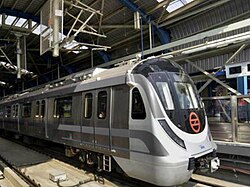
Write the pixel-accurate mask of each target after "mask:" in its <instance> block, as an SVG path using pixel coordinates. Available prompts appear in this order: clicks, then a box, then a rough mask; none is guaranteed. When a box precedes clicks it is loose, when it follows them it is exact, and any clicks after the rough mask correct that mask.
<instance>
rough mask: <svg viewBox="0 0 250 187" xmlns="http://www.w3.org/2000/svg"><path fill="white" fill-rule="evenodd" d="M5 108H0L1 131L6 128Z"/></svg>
mask: <svg viewBox="0 0 250 187" xmlns="http://www.w3.org/2000/svg"><path fill="white" fill-rule="evenodd" d="M3 124H4V107H2V106H0V129H3V128H4V126H3Z"/></svg>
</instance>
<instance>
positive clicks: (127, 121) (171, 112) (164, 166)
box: [0, 58, 218, 186]
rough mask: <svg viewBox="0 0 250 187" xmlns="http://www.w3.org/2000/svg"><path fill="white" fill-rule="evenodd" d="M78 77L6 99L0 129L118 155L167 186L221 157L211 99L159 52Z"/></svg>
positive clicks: (131, 170)
mask: <svg viewBox="0 0 250 187" xmlns="http://www.w3.org/2000/svg"><path fill="white" fill-rule="evenodd" d="M90 75H91V76H90ZM72 79H78V80H80V81H76V82H70V80H66V81H64V82H58V83H55V84H53V85H48V86H45V87H43V88H40V89H37V90H33V91H30V92H25V93H21V94H18V95H14V96H9V97H7V98H4V99H3V100H2V101H1V102H0V118H1V119H0V120H1V121H0V128H1V129H4V130H7V131H13V132H15V133H18V134H20V135H23V136H31V137H37V138H40V139H45V140H49V141H53V142H57V143H61V144H64V145H65V146H67V147H74V148H77V149H78V150H85V151H87V152H92V153H98V154H103V155H107V156H111V157H112V159H114V160H115V161H116V163H117V164H118V165H119V166H120V168H121V169H122V170H123V171H124V172H125V173H126V174H127V175H128V176H130V177H133V178H136V179H139V180H143V181H146V182H149V183H152V184H155V185H159V186H171V185H178V184H182V183H184V182H186V181H188V180H189V178H190V176H191V174H192V172H193V170H194V169H195V168H197V167H203V166H205V165H206V166H207V165H208V164H207V163H208V162H209V160H211V159H212V158H213V157H215V150H216V145H215V144H214V142H213V140H212V137H211V135H210V132H209V128H208V124H207V117H206V115H205V112H204V109H203V104H202V102H201V100H200V98H199V96H198V94H197V92H196V90H195V88H194V84H193V82H192V81H191V79H190V78H189V77H188V75H186V74H185V72H184V71H183V69H182V68H181V67H180V66H179V65H177V64H176V63H174V62H171V61H169V60H166V59H162V58H152V59H148V60H144V61H143V62H139V63H136V64H133V63H132V64H125V65H122V66H119V67H115V68H112V69H100V68H97V69H94V70H90V71H89V72H85V73H82V74H78V75H75V76H74V77H72ZM67 82H70V83H67ZM204 160H205V161H204ZM216 163H218V160H216ZM214 164H215V163H213V165H214ZM217 166H218V164H215V165H214V166H213V169H214V168H215V169H216V167H217Z"/></svg>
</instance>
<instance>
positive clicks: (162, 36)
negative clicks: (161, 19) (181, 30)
mask: <svg viewBox="0 0 250 187" xmlns="http://www.w3.org/2000/svg"><path fill="white" fill-rule="evenodd" d="M119 1H120V2H121V3H122V4H123V5H124V6H126V7H127V8H128V9H130V10H131V11H133V12H139V13H140V15H141V16H142V19H143V20H144V21H145V22H146V23H149V22H151V23H152V26H153V29H154V30H155V33H156V34H157V36H158V38H159V40H160V42H161V44H167V43H169V42H170V33H169V31H168V30H165V29H163V28H158V25H157V24H156V23H154V22H153V21H152V18H151V17H150V16H149V15H147V14H146V13H145V11H144V10H142V9H140V8H139V7H138V6H137V5H136V4H134V3H133V2H132V1H131V0H119Z"/></svg>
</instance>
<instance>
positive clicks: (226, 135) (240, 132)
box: [203, 95, 250, 143]
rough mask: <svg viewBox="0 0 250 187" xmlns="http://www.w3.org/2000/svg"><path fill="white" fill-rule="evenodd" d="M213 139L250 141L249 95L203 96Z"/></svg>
mask: <svg viewBox="0 0 250 187" xmlns="http://www.w3.org/2000/svg"><path fill="white" fill-rule="evenodd" d="M203 102H204V104H205V110H206V113H207V117H208V123H209V127H210V130H211V133H212V135H213V138H214V139H215V140H221V141H229V142H242V143H250V95H241V96H220V97H209V98H203Z"/></svg>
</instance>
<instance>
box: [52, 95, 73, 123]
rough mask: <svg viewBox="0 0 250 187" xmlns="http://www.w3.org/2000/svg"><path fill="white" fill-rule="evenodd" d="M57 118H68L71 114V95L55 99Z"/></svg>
mask: <svg viewBox="0 0 250 187" xmlns="http://www.w3.org/2000/svg"><path fill="white" fill-rule="evenodd" d="M55 109H56V112H55V113H56V115H54V117H57V118H70V117H71V116H72V97H64V98H60V99H56V100H55Z"/></svg>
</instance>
